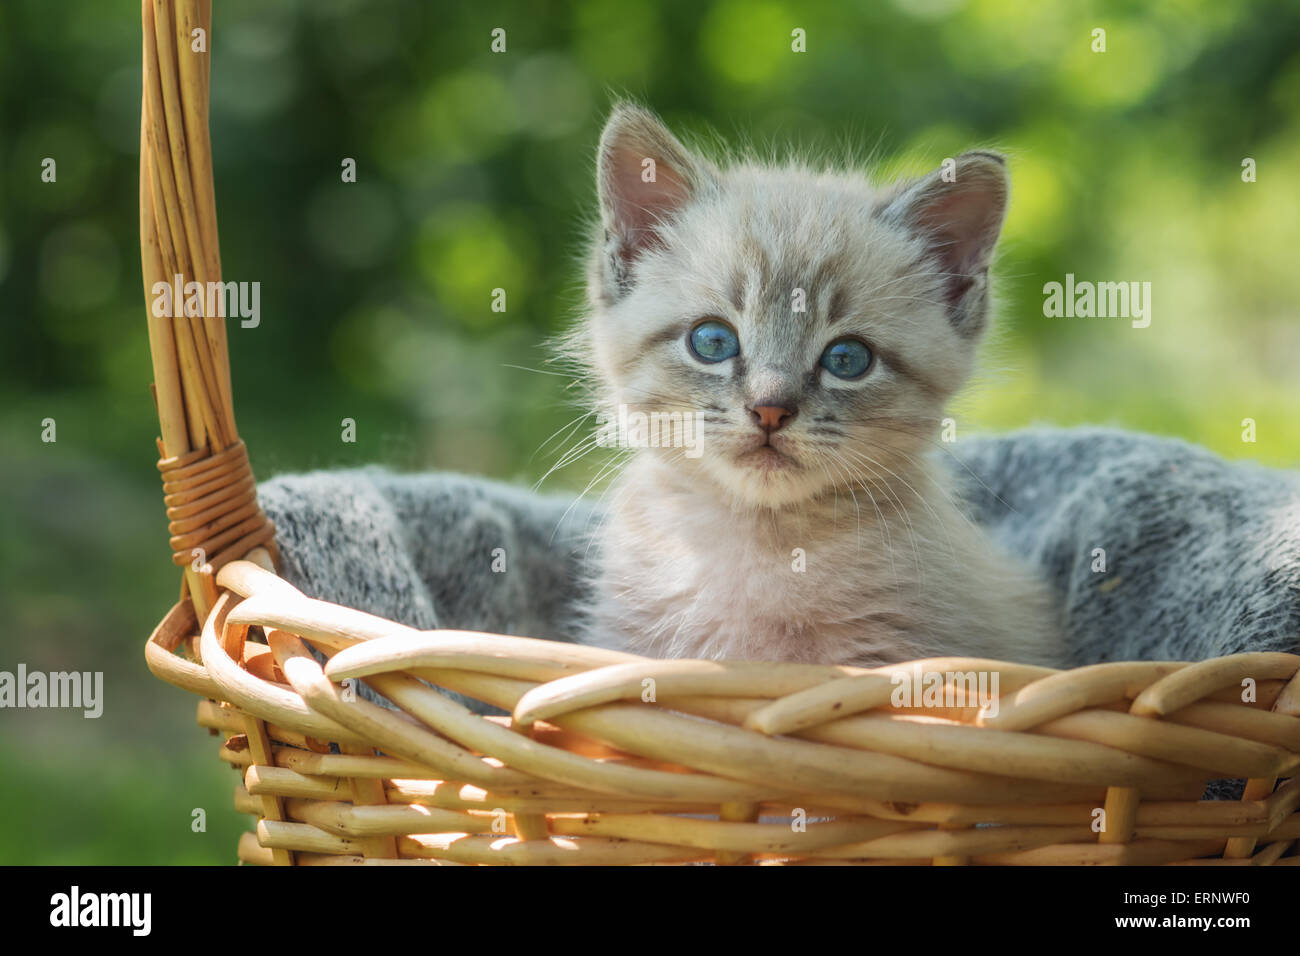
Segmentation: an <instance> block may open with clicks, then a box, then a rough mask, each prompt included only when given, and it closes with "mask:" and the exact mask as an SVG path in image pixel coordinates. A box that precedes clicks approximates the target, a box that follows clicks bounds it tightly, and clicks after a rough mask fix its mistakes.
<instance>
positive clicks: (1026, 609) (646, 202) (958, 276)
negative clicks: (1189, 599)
mask: <svg viewBox="0 0 1300 956" xmlns="http://www.w3.org/2000/svg"><path fill="white" fill-rule="evenodd" d="M954 172H955V179H954V177H953V176H952V175H949V176H947V177H944V176H943V175H941V173H940V172H936V173H934V174H932V175H930V176H927V177H925V178H923V179H920V180H919V181H916V182H912V183H907V184H902V185H897V186H893V187H889V188H878V187H876V186H873V185H871V184H870V183H868V182H867V181H866V179H865V178H863V177H861V176H860V175H858V174H856V173H838V172H816V171H813V170H810V169H808V168H805V167H803V166H800V165H797V164H791V165H788V166H784V167H772V166H767V165H761V164H756V163H752V162H739V163H736V164H733V165H729V166H727V167H725V168H723V167H720V166H716V165H714V164H713V163H712V162H710V161H709V160H708V159H706V158H704V157H703V156H700V155H697V154H695V153H694V152H692V151H690V150H688V149H687V148H686V147H685V146H683V145H682V143H681V142H679V141H678V140H677V138H676V137H674V136H673V134H672V133H671V132H669V131H668V130H667V129H666V128H665V127H664V126H663V125H662V124H661V123H660V122H659V120H658V119H657V118H655V117H654V116H653V115H652V114H650V113H648V112H646V111H645V110H643V109H640V108H638V107H635V106H628V105H622V106H619V107H617V108H616V109H615V110H614V112H613V114H612V115H611V117H610V119H609V121H608V123H607V125H606V127H605V130H604V133H603V135H602V137H601V142H600V149H599V154H598V175H597V185H598V191H599V197H600V210H601V229H600V232H599V235H598V238H597V241H596V243H595V248H594V249H593V252H592V255H591V260H590V266H589V270H588V283H589V301H590V309H589V312H588V315H587V316H586V318H585V321H584V322H583V323H582V325H581V327H580V328H578V329H577V330H576V331H575V332H574V333H573V334H572V336H571V337H570V339H569V341H568V347H569V350H570V352H571V353H576V354H577V355H578V356H579V358H580V359H581V360H582V361H583V362H584V363H585V365H586V367H587V368H588V369H589V372H590V377H591V378H592V379H593V380H594V383H595V388H594V391H595V403H596V408H597V410H598V411H599V412H600V413H601V416H602V418H603V419H605V420H607V421H615V420H617V419H618V418H619V408H620V407H621V406H622V407H623V411H624V420H626V416H627V413H635V412H642V413H645V414H647V415H648V414H650V413H660V414H661V415H666V414H668V413H674V412H675V413H683V414H684V415H685V418H684V419H682V420H681V421H682V422H689V423H691V424H696V425H698V427H699V429H700V432H699V434H698V435H697V436H696V437H697V438H699V439H700V441H699V443H698V449H697V452H696V453H695V454H691V453H690V452H691V448H689V447H645V448H637V449H636V450H634V451H632V452H631V453H630V455H629V458H628V461H627V463H626V465H625V467H624V468H623V470H622V472H621V474H620V475H619V477H618V478H617V481H616V485H615V486H614V487H613V488H612V489H611V490H610V492H609V494H608V499H607V500H608V506H607V509H606V513H605V515H604V517H603V524H602V525H601V527H600V529H599V530H598V531H597V532H596V537H595V541H596V543H597V545H598V548H599V555H598V564H599V570H598V571H597V572H596V573H595V575H594V582H593V588H592V590H593V597H592V599H591V604H590V607H588V608H587V609H586V610H587V614H586V618H587V627H588V630H589V633H588V634H587V635H586V638H585V639H586V640H588V641H589V642H590V643H595V644H601V645H605V646H613V647H618V648H621V649H625V650H629V651H633V652H636V653H639V654H644V655H647V656H652V657H698V658H711V659H745V660H779V661H803V662H811V663H825V664H857V665H863V666H875V665H880V664H884V663H893V662H898V661H904V660H911V659H915V658H920V657H926V656H932V655H962V656H975V657H991V658H998V659H1003V660H1012V661H1021V662H1043V663H1057V662H1059V659H1060V657H1061V652H1060V643H1059V638H1058V630H1059V628H1058V624H1057V619H1056V616H1057V612H1056V611H1055V610H1054V602H1053V599H1052V596H1051V594H1050V592H1049V591H1048V589H1047V587H1046V586H1045V585H1044V584H1043V583H1041V582H1040V581H1038V580H1036V579H1035V578H1034V577H1032V576H1031V575H1030V573H1029V572H1028V571H1027V570H1026V569H1025V568H1022V567H1021V566H1020V565H1019V564H1018V563H1017V562H1016V561H1014V560H1012V559H1011V558H1010V557H1009V556H1007V555H1005V554H1000V553H998V552H997V551H996V550H995V549H994V546H993V545H992V543H991V542H990V541H988V540H986V539H985V537H984V536H983V535H982V533H981V532H980V531H979V530H978V529H976V528H975V526H974V525H973V524H971V523H970V522H969V521H968V520H967V519H966V518H965V516H964V515H963V514H962V513H961V512H960V511H959V510H958V507H957V505H956V504H955V503H954V501H953V498H952V494H951V493H950V491H949V488H948V485H949V478H948V476H947V474H946V472H945V468H944V466H943V465H942V463H941V462H940V461H938V460H936V459H937V457H938V454H939V452H938V448H939V446H938V444H937V442H936V441H935V440H934V438H935V436H936V433H937V432H938V430H939V423H940V421H941V419H942V417H943V409H944V404H945V402H946V401H947V400H948V398H949V397H950V396H951V395H952V394H953V393H954V392H955V391H956V390H957V389H958V387H959V386H961V385H962V383H963V382H964V381H965V379H966V378H967V376H968V374H969V372H970V370H971V366H972V362H973V359H974V353H975V348H976V344H977V342H978V341H979V339H980V336H981V334H982V333H983V331H984V328H985V325H986V323H987V315H988V301H987V300H988V266H989V260H990V257H991V255H992V252H993V247H994V244H995V243H996V241H997V237H998V234H999V231H1000V230H1001V226H1002V220H1003V217H1004V214H1005V211H1006V204H1007V196H1008V188H1009V184H1008V178H1007V171H1006V166H1005V162H1004V160H1003V159H1002V157H1000V156H998V155H996V154H994V153H989V152H969V153H965V154H963V155H961V156H959V157H957V158H956V161H955V170H954ZM946 180H952V181H946ZM674 421H675V422H676V421H677V420H676V419H674ZM625 437H626V436H625ZM665 437H667V436H665ZM672 437H673V439H674V440H675V441H676V443H677V444H678V445H679V446H680V445H683V444H686V443H687V442H688V440H689V439H690V437H691V432H690V430H689V428H687V426H686V425H685V424H678V425H675V428H674V431H673V436H672ZM641 443H642V444H644V443H645V442H644V441H642V442H641ZM662 444H669V442H667V441H664V442H663V443H662Z"/></svg>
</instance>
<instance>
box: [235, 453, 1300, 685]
mask: <svg viewBox="0 0 1300 956" xmlns="http://www.w3.org/2000/svg"><path fill="white" fill-rule="evenodd" d="M943 447H945V449H947V448H948V447H949V446H943ZM950 448H951V450H946V453H945V460H946V461H947V462H948V463H949V466H950V467H951V468H952V470H953V474H954V477H955V479H956V481H957V484H958V487H959V489H960V494H961V496H962V498H963V499H964V500H965V502H966V503H967V505H968V513H969V514H970V516H971V518H972V519H973V520H974V521H975V522H977V523H978V524H981V525H982V526H984V527H985V528H986V529H987V530H988V531H989V533H990V534H991V535H992V536H993V537H995V538H996V539H998V540H999V541H1000V542H1001V543H1002V544H1003V545H1004V546H1005V547H1006V548H1007V549H1008V550H1010V551H1011V552H1012V553H1013V554H1016V555H1018V556H1020V557H1021V558H1023V559H1025V560H1027V561H1029V562H1030V563H1031V564H1033V565H1035V566H1037V567H1038V568H1040V569H1041V570H1042V572H1043V573H1044V575H1045V576H1046V577H1047V578H1048V579H1049V580H1050V581H1051V582H1052V584H1053V585H1054V587H1055V588H1056V591H1057V593H1058V594H1059V596H1060V599H1061V601H1062V604H1063V607H1064V612H1065V614H1064V621H1065V630H1066V637H1067V641H1068V644H1069V647H1070V649H1071V655H1072V660H1071V663H1072V664H1075V665H1081V664H1090V663H1096V662H1098V661H1107V660H1139V659H1148V660H1151V659H1163V660H1200V659H1203V658H1207V657H1213V656H1216V655H1220V654H1230V653H1234V652H1237V651H1244V650H1286V651H1296V650H1300V475H1297V474H1296V473H1295V472H1291V471H1280V470H1275V469H1268V468H1262V467H1259V466H1256V465H1251V464H1241V463H1230V462H1226V461H1224V460H1222V459H1220V458H1218V457H1216V456H1214V455H1212V454H1211V453H1209V452H1207V451H1205V450H1204V449H1201V448H1198V447H1196V446H1193V445H1189V444H1187V443H1185V442H1182V441H1178V440H1174V439H1167V438H1155V437H1151V436H1145V435H1136V434H1131V433H1128V432H1122V431H1115V430H1110V429H1094V428H1087V429H1083V428H1080V429H1069V430H1058V429H1050V430H1049V429H1035V430H1028V431H1023V432H1018V433H1014V434H1010V435H1005V436H999V437H988V438H972V439H967V440H965V441H962V442H957V443H955V444H953V445H952V446H950ZM259 491H260V495H261V500H262V505H263V507H264V508H265V510H266V512H267V514H268V515H270V517H271V519H272V520H273V521H274V522H275V524H276V527H277V528H278V529H279V531H278V535H279V536H278V541H279V545H280V549H281V553H282V554H283V556H284V568H283V571H284V575H285V577H286V578H287V579H288V580H289V581H290V582H291V583H293V584H294V585H295V586H297V587H298V588H300V589H301V590H302V591H303V592H304V593H306V594H308V595H309V596H312V597H319V598H323V599H325V600H329V601H333V602H336V603H339V604H345V605H347V606H349V607H355V608H359V609H361V610H364V611H369V612H371V613H374V614H379V615H381V616H383V617H387V618H390V619H393V620H396V621H400V622H402V623H404V624H409V625H411V626H413V627H418V628H432V627H439V626H441V627H455V628H465V629H470V630H486V631H495V632H498V633H505V634H521V635H527V636H531V637H542V638H550V639H553V640H571V639H572V632H573V628H572V615H573V609H574V607H575V605H576V603H577V599H578V598H579V597H580V594H581V588H582V581H583V579H584V577H585V575H584V573H583V571H584V562H585V561H587V560H589V559H590V558H591V555H590V554H589V553H588V548H587V543H588V538H589V535H590V534H591V532H592V531H594V530H595V528H596V525H597V523H598V521H599V516H598V515H596V514H594V513H593V511H592V509H591V507H590V505H588V504H587V503H586V502H582V501H576V502H575V501H574V500H573V499H572V498H570V497H567V496H543V495H537V494H532V493H529V492H527V491H522V490H519V489H516V488H513V487H510V486H507V485H502V484H498V483H495V482H490V481H486V480H482V479H476V478H466V477H462V476H458V475H450V474H425V475H398V474H393V473H391V472H387V471H385V470H383V469H379V468H365V469H360V470H349V471H328V472H315V473H311V474H304V475H285V476H281V477H277V478H274V479H272V480H270V481H267V482H264V483H263V484H262V485H261V486H260V490H259Z"/></svg>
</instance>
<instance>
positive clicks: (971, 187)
mask: <svg viewBox="0 0 1300 956" xmlns="http://www.w3.org/2000/svg"><path fill="white" fill-rule="evenodd" d="M1010 192H1011V180H1010V178H1009V177H1008V175H1007V163H1006V160H1005V159H1004V158H1003V157H1002V156H1000V155H999V154H997V153H990V152H984V151H975V152H969V153H962V154H961V155H960V156H958V157H957V158H956V160H955V161H953V163H951V164H945V166H944V168H941V169H939V170H937V171H936V172H933V173H931V174H930V175H929V176H926V177H925V178H924V179H921V180H920V181H918V182H917V183H915V184H913V185H911V186H908V187H906V188H905V189H904V190H903V191H902V192H901V193H899V195H898V196H896V197H895V198H894V199H893V200H891V201H890V202H888V203H887V204H886V205H885V206H884V207H883V208H882V209H881V211H880V215H881V216H882V217H883V218H885V219H887V220H889V221H892V222H897V223H899V224H900V225H902V226H904V227H905V228H907V229H908V230H909V231H912V232H914V233H916V234H918V235H920V236H922V237H923V238H924V239H925V240H926V242H927V244H928V245H929V247H930V252H931V253H932V254H933V255H934V257H935V258H936V259H937V260H938V261H939V264H940V267H941V270H942V271H943V272H945V273H947V276H946V284H945V301H946V303H947V305H948V309H949V313H948V314H949V318H950V319H951V321H952V324H953V327H954V328H956V329H957V331H959V332H961V333H963V334H965V335H971V336H974V335H978V334H979V333H980V332H981V331H983V329H984V326H985V324H986V322H987V315H988V295H987V292H988V269H989V261H990V260H991V259H992V257H993V247H994V246H995V245H997V241H998V235H999V234H1000V233H1001V232H1002V221H1003V220H1004V219H1005V218H1006V214H1007V198H1008V196H1009V195H1010Z"/></svg>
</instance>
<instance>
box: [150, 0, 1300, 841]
mask: <svg viewBox="0 0 1300 956" xmlns="http://www.w3.org/2000/svg"><path fill="white" fill-rule="evenodd" d="M143 14H144V105H143V111H142V121H141V150H140V158H141V180H140V186H141V188H140V228H141V247H142V250H143V260H144V282H145V295H146V300H147V301H149V302H152V301H153V298H154V297H153V294H152V290H153V289H154V288H155V283H157V282H164V283H170V282H171V281H172V277H174V276H178V275H179V276H184V277H185V280H186V281H188V280H191V279H192V280H195V281H198V282H200V283H206V282H209V281H217V280H219V279H220V274H221V265H220V258H219V255H218V247H217V230H216V211H215V201H214V194H213V182H212V167H211V151H210V144H209V141H208V58H207V54H206V53H203V52H199V53H196V52H193V44H192V37H193V31H194V30H195V29H196V28H201V29H203V30H204V31H207V30H208V28H209V25H210V22H211V9H210V2H206V0H204V2H201V0H175V2H172V0H144V3H143ZM204 46H205V48H206V44H205V45H204ZM149 338H150V345H151V348H152V353H153V365H154V375H155V399H156V402H157V406H158V414H159V420H160V423H161V432H162V437H161V439H160V440H159V450H160V452H161V454H162V461H160V462H159V469H160V471H161V472H162V478H163V490H164V494H165V502H166V505H167V516H168V519H169V521H170V525H169V530H170V532H171V535H172V538H171V546H172V550H173V554H174V559H175V561H176V563H177V564H178V565H181V566H182V567H184V568H185V571H184V582H183V586H182V597H181V601H180V602H179V603H178V604H177V605H176V606H175V607H173V608H172V609H171V611H170V612H169V613H168V614H167V616H166V617H165V618H164V619H163V621H162V623H161V624H160V625H159V626H158V628H157V630H155V631H154V633H153V634H152V635H151V636H150V638H149V642H148V644H147V645H146V648H145V652H146V653H145V656H146V660H147V661H148V665H149V667H150V669H151V670H152V671H153V673H154V674H156V675H157V676H158V677H160V678H162V679H163V680H166V681H168V682H170V683H172V684H175V685H176V686H178V687H182V688H184V689H186V690H189V691H193V692H194V693H196V694H198V695H199V696H200V697H201V698H202V701H201V702H200V704H199V723H200V724H201V725H203V726H205V727H208V728H209V729H210V730H211V732H212V733H215V734H218V735H220V736H221V737H222V739H223V741H224V742H223V743H222V745H221V748H220V753H219V756H220V757H221V759H222V760H224V761H226V762H227V763H229V764H231V765H232V766H234V767H237V768H239V769H240V770H241V772H242V774H243V781H242V784H241V785H240V786H238V787H237V788H236V791H235V804H236V807H237V809H239V810H240V811H242V812H245V813H249V814H251V815H252V816H253V817H254V819H255V821H256V823H255V829H254V831H252V832H249V833H246V834H245V835H244V837H243V839H242V840H241V841H240V844H239V859H240V860H242V861H244V862H246V863H259V864H263V863H264V864H294V863H296V864H336V863H342V864H351V863H429V864H453V863H501V864H523V863H539V864H555V863H583V864H588V863H590V864H610V863H690V862H700V861H710V862H717V863H732V864H734V863H750V862H762V863H767V862H778V861H780V862H789V863H805V864H821V863H827V864H829V863H863V864H867V863H895V864H903V863H907V864H964V863H987V864H1044V863H1048V864H1082V863H1132V864H1155V863H1202V864H1241V865H1249V864H1277V865H1286V864H1290V865H1296V864H1300V856H1297V855H1296V854H1295V853H1294V851H1293V846H1294V844H1295V842H1296V840H1297V838H1300V813H1298V812H1297V807H1300V776H1293V775H1294V774H1295V773H1296V770H1297V767H1300V675H1298V673H1297V672H1298V670H1300V657H1297V656H1295V655H1290V654H1274V653H1259V654H1239V655H1235V656H1232V657H1224V658H1219V659H1216V660H1211V661H1205V662H1201V663H1197V664H1181V663H1170V662H1141V663H1112V664H1102V665H1097V666H1093V667H1085V668H1081V669H1078V670H1073V671H1053V670H1050V669H1047V668H1042V667H1030V666H1025V665H1020V664H1014V663H1003V662H994V661H975V660H936V661H925V662H919V663H918V664H917V667H918V668H920V669H921V670H923V671H924V672H925V673H926V674H927V675H928V674H938V675H941V676H940V677H938V678H936V680H938V681H943V682H945V685H944V686H945V689H946V690H949V691H951V690H954V689H961V681H962V679H963V675H964V674H968V673H973V672H983V673H986V674H996V675H997V677H998V681H999V683H998V686H997V688H996V689H997V691H998V692H999V694H998V696H997V698H996V701H997V705H998V706H997V708H996V710H995V709H994V708H993V707H985V708H984V709H983V710H981V709H980V708H979V707H978V706H975V704H974V703H973V702H967V701H964V700H961V699H959V698H956V697H953V698H951V699H948V700H946V702H947V703H948V704H950V706H944V707H933V706H930V707H927V706H922V705H923V704H925V703H927V701H925V700H919V701H917V700H913V701H910V704H911V706H905V707H900V706H892V705H893V704H896V703H897V702H898V701H897V700H896V699H892V698H894V695H895V693H896V691H898V689H899V688H901V687H902V686H903V684H901V683H899V682H898V681H896V680H895V679H894V678H893V677H892V676H891V673H892V672H893V671H896V670H899V669H898V668H893V669H881V670H866V669H859V668H848V667H818V666H809V665H795V664H763V663H742V662H709V661H684V660H674V661H658V660H649V659H645V658H640V657H636V656H633V655H629V654H622V653H617V652H614V651H608V650H601V649H596V648H589V647H581V646H574V645H568V644H557V643H553V642H547V641H538V640H531V639H528V638H519V637H506V636H502V635H496V634H480V633H471V632H464V631H432V632H422V631H416V630H413V629H411V628H408V627H404V626H402V625H399V624H395V623H392V622H390V621H386V620H383V619H380V618H377V617H374V616H373V615H369V614H363V613H361V612H359V611H354V610H349V609H347V608H343V607H339V606H336V605H331V604H327V603H324V602H321V601H316V600H311V599H309V598H307V597H305V596H303V595H302V594H301V593H300V592H298V591H297V590H295V589H294V588H293V587H292V586H290V585H289V584H288V583H286V582H285V581H283V580H282V579H280V578H279V577H277V576H276V574H275V570H274V569H275V565H276V562H277V560H278V556H277V555H276V552H275V544H274V540H273V539H274V528H273V527H272V525H271V523H270V522H269V521H268V520H267V518H266V516H265V515H264V514H263V513H262V511H261V509H260V508H259V506H258V504H257V499H256V492H255V485H254V481H253V475H252V470H251V468H250V465H249V461H248V456H247V453H246V451H245V449H244V445H243V443H242V442H241V441H240V440H239V437H238V434H237V431H236V428H235V420H234V411H233V402H232V397H231V388H230V374H229V364H228V357H227V349H226V341H225V327H224V324H223V320H222V319H220V318H214V319H205V318H203V317H199V316H184V315H182V316H180V317H177V318H171V317H167V316H163V317H159V316H156V315H154V314H153V311H152V309H151V310H150V312H149ZM308 643H310V644H311V645H312V646H314V647H315V648H317V649H318V650H319V651H321V652H322V653H323V654H324V656H325V657H326V658H327V659H328V664H327V665H326V666H324V667H322V666H321V665H320V664H319V663H318V662H317V661H316V659H315V658H313V656H312V655H311V654H310V653H309V652H308V650H307V647H306V645H307V644H308ZM901 671H902V672H903V674H904V675H905V676H906V675H912V674H913V673H914V672H913V670H912V665H904V666H903V667H902V668H901ZM357 680H364V681H365V682H366V683H367V684H369V685H370V686H371V687H373V688H374V689H375V690H377V691H379V692H380V693H381V694H383V695H384V696H385V697H387V698H388V699H389V700H391V701H393V702H394V703H395V704H397V705H398V707H399V708H400V710H396V711H395V710H389V709H385V708H382V707H379V706H377V705H375V704H372V703H369V702H367V701H366V700H364V699H359V698H358V695H357V694H356V693H355V689H356V685H355V681H357ZM1243 682H1244V683H1245V684H1246V685H1248V686H1249V687H1250V688H1252V689H1253V695H1251V694H1243V690H1242V687H1243ZM431 684H432V685H437V686H438V687H443V688H447V689H450V690H454V691H458V692H460V693H463V694H466V695H468V696H471V697H474V698H477V699H479V700H482V701H486V702H488V703H491V704H493V705H495V706H498V707H500V708H503V709H504V710H506V711H507V712H509V713H510V714H511V715H512V716H511V717H509V718H496V717H481V716H477V715H475V714H473V713H472V712H470V711H469V710H468V709H466V708H465V707H463V706H462V705H461V704H459V703H457V702H456V701H455V700H453V699H451V698H449V697H447V696H445V695H443V694H440V693H438V692H437V691H435V690H434V689H433V688H432V687H430V685H431ZM936 686H937V685H936ZM1243 697H1246V698H1247V699H1244V700H1243ZM968 703H969V705H966V704H968ZM986 703H987V701H986ZM1217 778H1246V779H1247V784H1246V789H1245V793H1244V796H1243V798H1242V799H1241V800H1240V801H1205V800H1201V799H1200V798H1201V796H1202V794H1203V792H1204V788H1205V786H1206V783H1207V781H1210V780H1213V779H1217ZM1287 778H1290V779H1289V780H1288V779H1287ZM1288 854H1290V855H1288Z"/></svg>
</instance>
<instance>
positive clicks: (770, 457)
mask: <svg viewBox="0 0 1300 956" xmlns="http://www.w3.org/2000/svg"><path fill="white" fill-rule="evenodd" d="M739 460H740V461H741V462H743V463H745V464H746V465H749V466H751V467H753V468H757V469H758V470H760V471H782V470H785V469H787V468H798V467H799V463H798V462H797V461H795V460H794V459H793V458H791V457H790V456H789V455H787V454H786V453H785V452H783V451H780V450H779V449H778V448H777V447H776V446H775V445H773V444H770V443H767V442H765V443H763V444H761V445H755V446H754V447H753V448H751V449H749V450H748V451H745V452H741V454H740V456H739Z"/></svg>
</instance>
